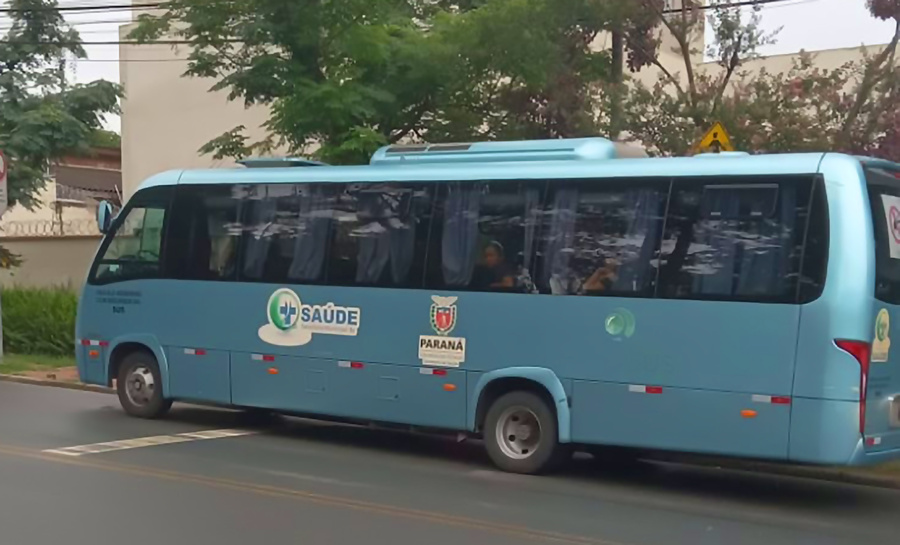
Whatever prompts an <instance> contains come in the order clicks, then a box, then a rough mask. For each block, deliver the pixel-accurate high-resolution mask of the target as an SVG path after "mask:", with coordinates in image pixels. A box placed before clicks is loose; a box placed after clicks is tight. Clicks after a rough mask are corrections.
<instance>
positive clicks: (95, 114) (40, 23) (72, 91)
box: [0, 0, 121, 267]
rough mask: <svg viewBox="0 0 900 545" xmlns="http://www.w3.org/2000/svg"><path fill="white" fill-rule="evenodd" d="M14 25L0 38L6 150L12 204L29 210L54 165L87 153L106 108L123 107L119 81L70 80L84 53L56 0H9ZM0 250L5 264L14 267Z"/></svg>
mask: <svg viewBox="0 0 900 545" xmlns="http://www.w3.org/2000/svg"><path fill="white" fill-rule="evenodd" d="M8 7H9V9H10V10H11V11H10V16H11V23H10V28H9V30H8V31H7V32H6V35H5V36H4V37H3V38H2V40H0V149H2V150H3V152H4V153H5V154H6V156H7V157H8V160H9V162H10V168H9V181H8V184H9V185H8V195H9V203H10V205H12V204H15V203H19V204H21V205H23V206H25V207H28V208H31V207H33V206H35V205H36V202H35V197H36V194H37V192H38V191H40V190H41V189H42V188H43V186H44V184H45V182H46V174H47V172H48V168H49V166H50V163H51V162H52V161H53V160H55V159H58V158H59V157H61V156H63V155H65V154H68V153H73V152H78V151H84V150H85V149H86V148H87V146H88V145H89V142H90V137H91V134H92V133H93V131H95V130H98V129H100V127H101V125H102V118H103V115H104V114H110V113H117V112H118V100H119V98H120V96H121V93H120V89H119V87H118V86H117V85H115V84H113V83H109V82H106V81H96V82H93V83H90V84H87V85H67V83H66V75H65V63H66V59H67V56H69V55H74V56H75V57H84V56H85V53H84V50H83V48H82V47H81V45H80V40H79V36H78V33H77V32H76V31H75V30H73V29H71V28H69V27H68V26H67V25H66V24H65V21H64V20H63V18H62V16H61V15H60V13H59V11H57V9H56V8H58V5H57V2H56V0H11V1H10V2H9V4H8ZM15 264H16V260H15V258H14V256H12V255H11V254H10V253H9V252H8V251H5V250H3V251H0V267H8V266H10V265H15Z"/></svg>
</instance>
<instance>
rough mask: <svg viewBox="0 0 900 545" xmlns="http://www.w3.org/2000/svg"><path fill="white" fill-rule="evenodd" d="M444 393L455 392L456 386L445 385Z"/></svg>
mask: <svg viewBox="0 0 900 545" xmlns="http://www.w3.org/2000/svg"><path fill="white" fill-rule="evenodd" d="M444 391H445V392H455V391H456V384H444Z"/></svg>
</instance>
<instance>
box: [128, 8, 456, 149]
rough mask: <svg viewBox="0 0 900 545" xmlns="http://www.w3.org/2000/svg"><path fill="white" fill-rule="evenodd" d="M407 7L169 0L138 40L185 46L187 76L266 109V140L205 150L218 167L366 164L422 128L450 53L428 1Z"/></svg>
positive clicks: (224, 140) (231, 136)
mask: <svg viewBox="0 0 900 545" xmlns="http://www.w3.org/2000/svg"><path fill="white" fill-rule="evenodd" d="M422 4H423V5H421V6H420V5H418V2H414V1H412V0H380V1H378V2H373V1H371V0H333V1H330V2H322V1H321V0H293V1H290V2H286V1H284V0H227V1H225V0H207V1H204V2H196V1H193V0H172V1H170V2H166V3H165V4H164V8H165V9H166V12H165V14H164V15H162V16H160V17H151V16H149V15H144V16H142V17H140V24H139V26H138V28H137V29H136V30H135V31H134V33H133V35H132V36H133V37H134V38H136V39H138V40H147V41H149V40H154V39H157V38H159V37H161V36H170V37H176V38H178V39H181V40H185V41H187V42H188V43H189V44H190V49H191V52H190V56H189V58H190V61H189V66H188V69H187V72H186V74H185V75H186V76H193V77H202V78H211V79H214V80H215V83H214V84H213V85H212V86H211V90H214V91H218V90H225V91H227V92H228V96H229V98H230V99H231V100H241V101H243V102H244V104H245V105H247V106H250V105H264V106H267V107H268V108H269V109H270V111H271V114H270V117H269V118H268V120H267V122H266V123H265V125H264V128H265V130H266V132H267V137H266V138H263V139H262V140H260V141H251V140H250V138H249V136H248V135H247V128H246V127H244V126H238V127H235V128H234V129H232V130H230V131H228V132H226V133H225V134H223V135H221V136H219V137H217V138H215V139H213V140H212V141H211V142H209V143H208V144H207V145H206V146H204V147H203V148H202V150H201V151H202V152H204V153H213V154H214V155H215V156H216V157H217V158H221V157H240V156H247V155H250V154H254V153H264V152H268V151H271V150H272V149H275V148H286V149H287V150H288V151H289V152H291V153H294V152H310V151H313V150H315V149H316V148H317V151H316V153H317V154H318V156H319V157H321V158H322V159H323V160H325V161H329V162H332V163H358V162H364V161H365V160H366V159H367V158H368V156H369V155H370V154H371V152H372V151H373V150H374V149H375V148H377V147H378V146H380V145H383V144H386V143H394V142H398V141H400V140H402V139H404V138H408V137H410V136H414V135H415V134H416V133H417V132H418V131H421V130H422V127H423V123H424V122H425V120H426V118H427V115H428V113H429V112H431V111H433V103H434V101H435V98H436V96H437V94H438V93H439V92H440V89H441V88H442V86H443V85H444V83H445V82H446V81H448V77H447V76H446V70H445V67H446V66H448V65H449V64H450V60H451V59H452V57H453V52H452V51H451V50H448V49H447V48H445V47H444V44H442V43H441V41H440V39H439V37H437V36H435V35H434V33H433V32H431V31H430V28H429V25H430V20H429V17H430V14H431V12H432V11H433V6H432V4H431V2H422Z"/></svg>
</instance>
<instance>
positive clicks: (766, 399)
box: [752, 394, 791, 405]
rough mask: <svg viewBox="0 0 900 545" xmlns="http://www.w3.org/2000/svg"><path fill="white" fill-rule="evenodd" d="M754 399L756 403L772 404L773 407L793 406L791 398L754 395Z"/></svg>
mask: <svg viewBox="0 0 900 545" xmlns="http://www.w3.org/2000/svg"><path fill="white" fill-rule="evenodd" d="M752 399H753V402H754V403H772V404H773V405H790V404H791V398H789V397H785V396H766V395H758V394H754V395H753V397H752Z"/></svg>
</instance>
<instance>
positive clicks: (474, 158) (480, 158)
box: [369, 137, 647, 165]
mask: <svg viewBox="0 0 900 545" xmlns="http://www.w3.org/2000/svg"><path fill="white" fill-rule="evenodd" d="M636 157H647V154H646V152H644V150H643V149H642V148H640V147H637V146H632V145H628V144H623V143H619V142H613V141H611V140H607V139H606V138H599V137H597V138H568V139H557V140H521V141H511V142H478V143H472V144H466V143H459V144H456V143H454V144H412V145H393V146H385V147H383V148H381V149H379V150H378V151H376V152H375V154H374V155H372V160H371V161H370V162H369V164H371V165H403V164H433V163H495V162H517V161H587V160H595V161H596V160H604V159H622V158H636Z"/></svg>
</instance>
